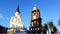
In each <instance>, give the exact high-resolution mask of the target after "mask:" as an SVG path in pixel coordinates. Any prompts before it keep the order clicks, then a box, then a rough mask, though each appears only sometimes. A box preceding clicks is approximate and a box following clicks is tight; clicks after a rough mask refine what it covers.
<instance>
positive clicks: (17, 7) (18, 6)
mask: <svg viewBox="0 0 60 34" xmlns="http://www.w3.org/2000/svg"><path fill="white" fill-rule="evenodd" d="M16 10H18V12H19V13H20V11H19V4H18V7H17V9H16Z"/></svg>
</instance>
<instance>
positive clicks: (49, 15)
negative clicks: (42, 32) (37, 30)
mask: <svg viewBox="0 0 60 34" xmlns="http://www.w3.org/2000/svg"><path fill="white" fill-rule="evenodd" d="M18 4H19V8H20V12H21V13H20V15H21V17H22V19H23V21H24V23H25V27H26V28H29V26H30V12H31V10H32V9H33V7H34V4H36V6H37V8H38V9H39V10H40V15H41V18H42V25H43V24H45V23H48V22H49V21H53V24H54V25H55V26H56V27H57V28H58V30H59V31H60V29H59V28H60V26H59V25H58V20H59V19H60V0H0V25H2V26H4V27H9V25H10V22H9V21H10V18H11V17H12V16H13V15H14V12H15V10H16V8H17V6H18Z"/></svg>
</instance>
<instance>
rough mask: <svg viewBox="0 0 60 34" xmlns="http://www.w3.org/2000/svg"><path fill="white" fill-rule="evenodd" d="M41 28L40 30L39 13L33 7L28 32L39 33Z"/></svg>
mask: <svg viewBox="0 0 60 34" xmlns="http://www.w3.org/2000/svg"><path fill="white" fill-rule="evenodd" d="M41 28H42V24H41V16H40V11H39V9H38V8H37V7H36V5H34V8H33V10H32V11H31V16H30V28H29V30H30V31H32V32H36V31H37V32H40V31H41Z"/></svg>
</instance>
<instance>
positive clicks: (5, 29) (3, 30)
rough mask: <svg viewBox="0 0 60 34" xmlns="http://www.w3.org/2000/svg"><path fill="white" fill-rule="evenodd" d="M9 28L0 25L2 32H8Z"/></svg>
mask: <svg viewBox="0 0 60 34" xmlns="http://www.w3.org/2000/svg"><path fill="white" fill-rule="evenodd" d="M7 29H8V28H6V27H3V26H1V25H0V33H7Z"/></svg>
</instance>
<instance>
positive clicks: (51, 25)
mask: <svg viewBox="0 0 60 34" xmlns="http://www.w3.org/2000/svg"><path fill="white" fill-rule="evenodd" d="M49 27H50V30H51V34H56V33H57V28H56V27H55V26H54V25H53V22H49Z"/></svg>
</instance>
